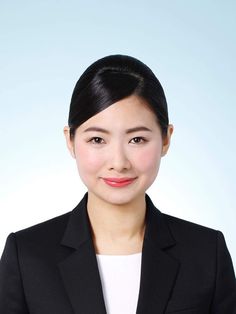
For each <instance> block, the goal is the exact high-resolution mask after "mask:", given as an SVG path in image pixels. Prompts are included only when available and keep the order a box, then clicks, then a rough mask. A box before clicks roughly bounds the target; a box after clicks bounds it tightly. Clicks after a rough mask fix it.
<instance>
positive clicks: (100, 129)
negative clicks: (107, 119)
mask: <svg viewBox="0 0 236 314" xmlns="http://www.w3.org/2000/svg"><path fill="white" fill-rule="evenodd" d="M91 131H96V132H102V133H106V134H110V132H109V131H108V130H105V129H102V128H100V127H97V126H93V127H90V128H87V129H85V130H84V132H91ZM138 131H148V132H152V130H150V129H149V128H147V127H145V126H136V127H135V128H131V129H127V130H126V134H129V133H133V132H138Z"/></svg>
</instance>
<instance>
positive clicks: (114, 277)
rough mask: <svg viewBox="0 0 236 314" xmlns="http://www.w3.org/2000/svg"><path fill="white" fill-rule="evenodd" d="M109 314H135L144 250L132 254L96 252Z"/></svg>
mask: <svg viewBox="0 0 236 314" xmlns="http://www.w3.org/2000/svg"><path fill="white" fill-rule="evenodd" d="M96 257H97V262H98V269H99V272H100V277H101V282H102V289H103V296H104V301H105V305H106V311H107V314H121V313H122V314H135V313H136V309H137V302H138V294H139V286H140V276H141V257H142V252H140V253H135V254H130V255H102V254H96Z"/></svg>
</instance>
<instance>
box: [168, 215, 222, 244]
mask: <svg viewBox="0 0 236 314" xmlns="http://www.w3.org/2000/svg"><path fill="white" fill-rule="evenodd" d="M162 215H163V218H164V220H165V222H166V224H167V225H168V228H169V230H170V232H171V233H172V235H173V236H174V238H175V240H176V241H177V242H181V243H185V244H186V245H187V244H188V243H189V244H190V245H191V246H193V245H201V246H204V245H206V246H209V245H213V244H215V243H216V242H217V239H218V238H219V237H221V238H224V235H223V233H222V232H221V231H220V230H217V229H215V228H212V227H209V226H206V225H204V224H199V223H196V222H193V221H189V220H185V219H182V218H179V217H175V216H171V215H169V214H162Z"/></svg>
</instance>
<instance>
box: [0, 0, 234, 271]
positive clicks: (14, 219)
mask: <svg viewBox="0 0 236 314" xmlns="http://www.w3.org/2000/svg"><path fill="white" fill-rule="evenodd" d="M235 12H236V2H235V1H229V0H228V1H227V0H226V1H217V0H212V1H211V0H204V1H203V0H198V1H187V0H186V1H184V0H169V1H168V0H167V1H158V0H155V1H150V0H149V1H130V0H126V1H123V0H120V1H104V0H100V1H86V2H85V1H79V0H76V1H68V0H67V1H66V0H64V1H60V0H41V1H32V0H31V1H25V0H22V1H1V2H0V39H1V40H0V79H1V83H0V106H1V110H0V143H1V154H0V156H1V163H0V251H2V250H3V247H4V245H5V240H6V237H7V235H8V234H9V233H10V232H15V231H18V230H21V229H23V228H26V227H29V226H32V225H34V224H37V223H40V222H42V221H45V220H47V219H50V218H53V217H55V216H58V215H61V214H63V213H65V212H68V211H70V210H72V209H73V208H74V207H75V206H76V205H77V203H78V202H79V201H80V199H81V198H82V196H83V194H84V192H85V191H86V188H85V187H84V186H83V184H82V183H81V181H80V179H79V176H78V173H77V168H76V164H75V161H74V160H73V159H72V158H71V156H70V155H69V153H68V151H67V148H66V145H65V140H64V136H63V127H64V125H66V124H67V118H68V110H69V103H70V98H71V94H72V90H73V88H74V85H75V83H76V81H77V80H78V78H79V76H80V75H81V74H82V72H83V71H84V70H85V69H86V68H87V66H89V65H90V64H91V63H92V62H94V61H95V60H97V59H98V58H101V57H103V56H105V55H109V54H117V53H121V54H128V55H131V56H134V57H136V58H139V59H140V60H142V61H143V62H144V63H146V64H147V65H148V66H149V67H151V69H152V70H153V71H154V73H155V74H156V76H157V77H158V78H159V80H160V81H161V83H162V85H163V87H164V90H165V93H166V97H167V101H168V106H169V117H170V122H171V123H173V124H174V127H175V130H174V134H173V137H172V142H171V147H170V149H169V152H168V155H167V156H165V157H164V158H163V159H162V162H161V167H160V171H159V175H158V177H157V179H156V181H155V183H154V184H153V185H152V187H151V188H150V189H149V190H148V191H147V193H148V194H149V196H150V197H151V198H152V199H153V201H154V203H155V205H156V206H157V207H158V208H159V209H160V210H161V211H162V212H164V213H168V214H170V215H173V216H177V217H180V218H183V219H186V220H190V221H193V222H195V223H198V224H201V225H205V226H208V227H211V228H214V229H217V230H221V231H222V232H223V233H224V235H225V239H226V243H227V246H228V248H229V251H230V253H231V256H232V259H233V262H234V265H236V246H235V243H236V227H235V223H236V213H235V192H236V189H235V176H236V167H235V160H236V152H235V151H236V149H235V147H236V145H235V134H236V132H235V113H236V109H235V108H236V102H235V100H236V96H235V95H236V94H235V73H236V61H235V60H236V58H235V55H236V51H235V50H236V49H235V48H236V45H235V44H236V38H235V34H236V19H235Z"/></svg>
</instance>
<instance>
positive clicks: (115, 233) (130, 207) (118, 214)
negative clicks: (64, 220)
mask: <svg viewBox="0 0 236 314" xmlns="http://www.w3.org/2000/svg"><path fill="white" fill-rule="evenodd" d="M87 210H88V216H89V220H90V223H91V227H92V233H93V238H94V244H95V247H96V251H97V252H99V251H100V252H101V251H102V252H104V251H110V252H111V251H112V252H115V251H122V250H123V251H126V252H131V251H140V250H141V247H142V242H143V237H144V232H145V213H146V203H145V194H144V195H142V196H140V197H139V198H137V199H135V200H132V202H130V203H126V204H122V205H117V204H111V203H107V202H106V201H104V200H102V199H100V198H98V197H96V195H94V194H92V193H90V192H88V202H87ZM99 248H100V249H99ZM115 248H116V249H115Z"/></svg>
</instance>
